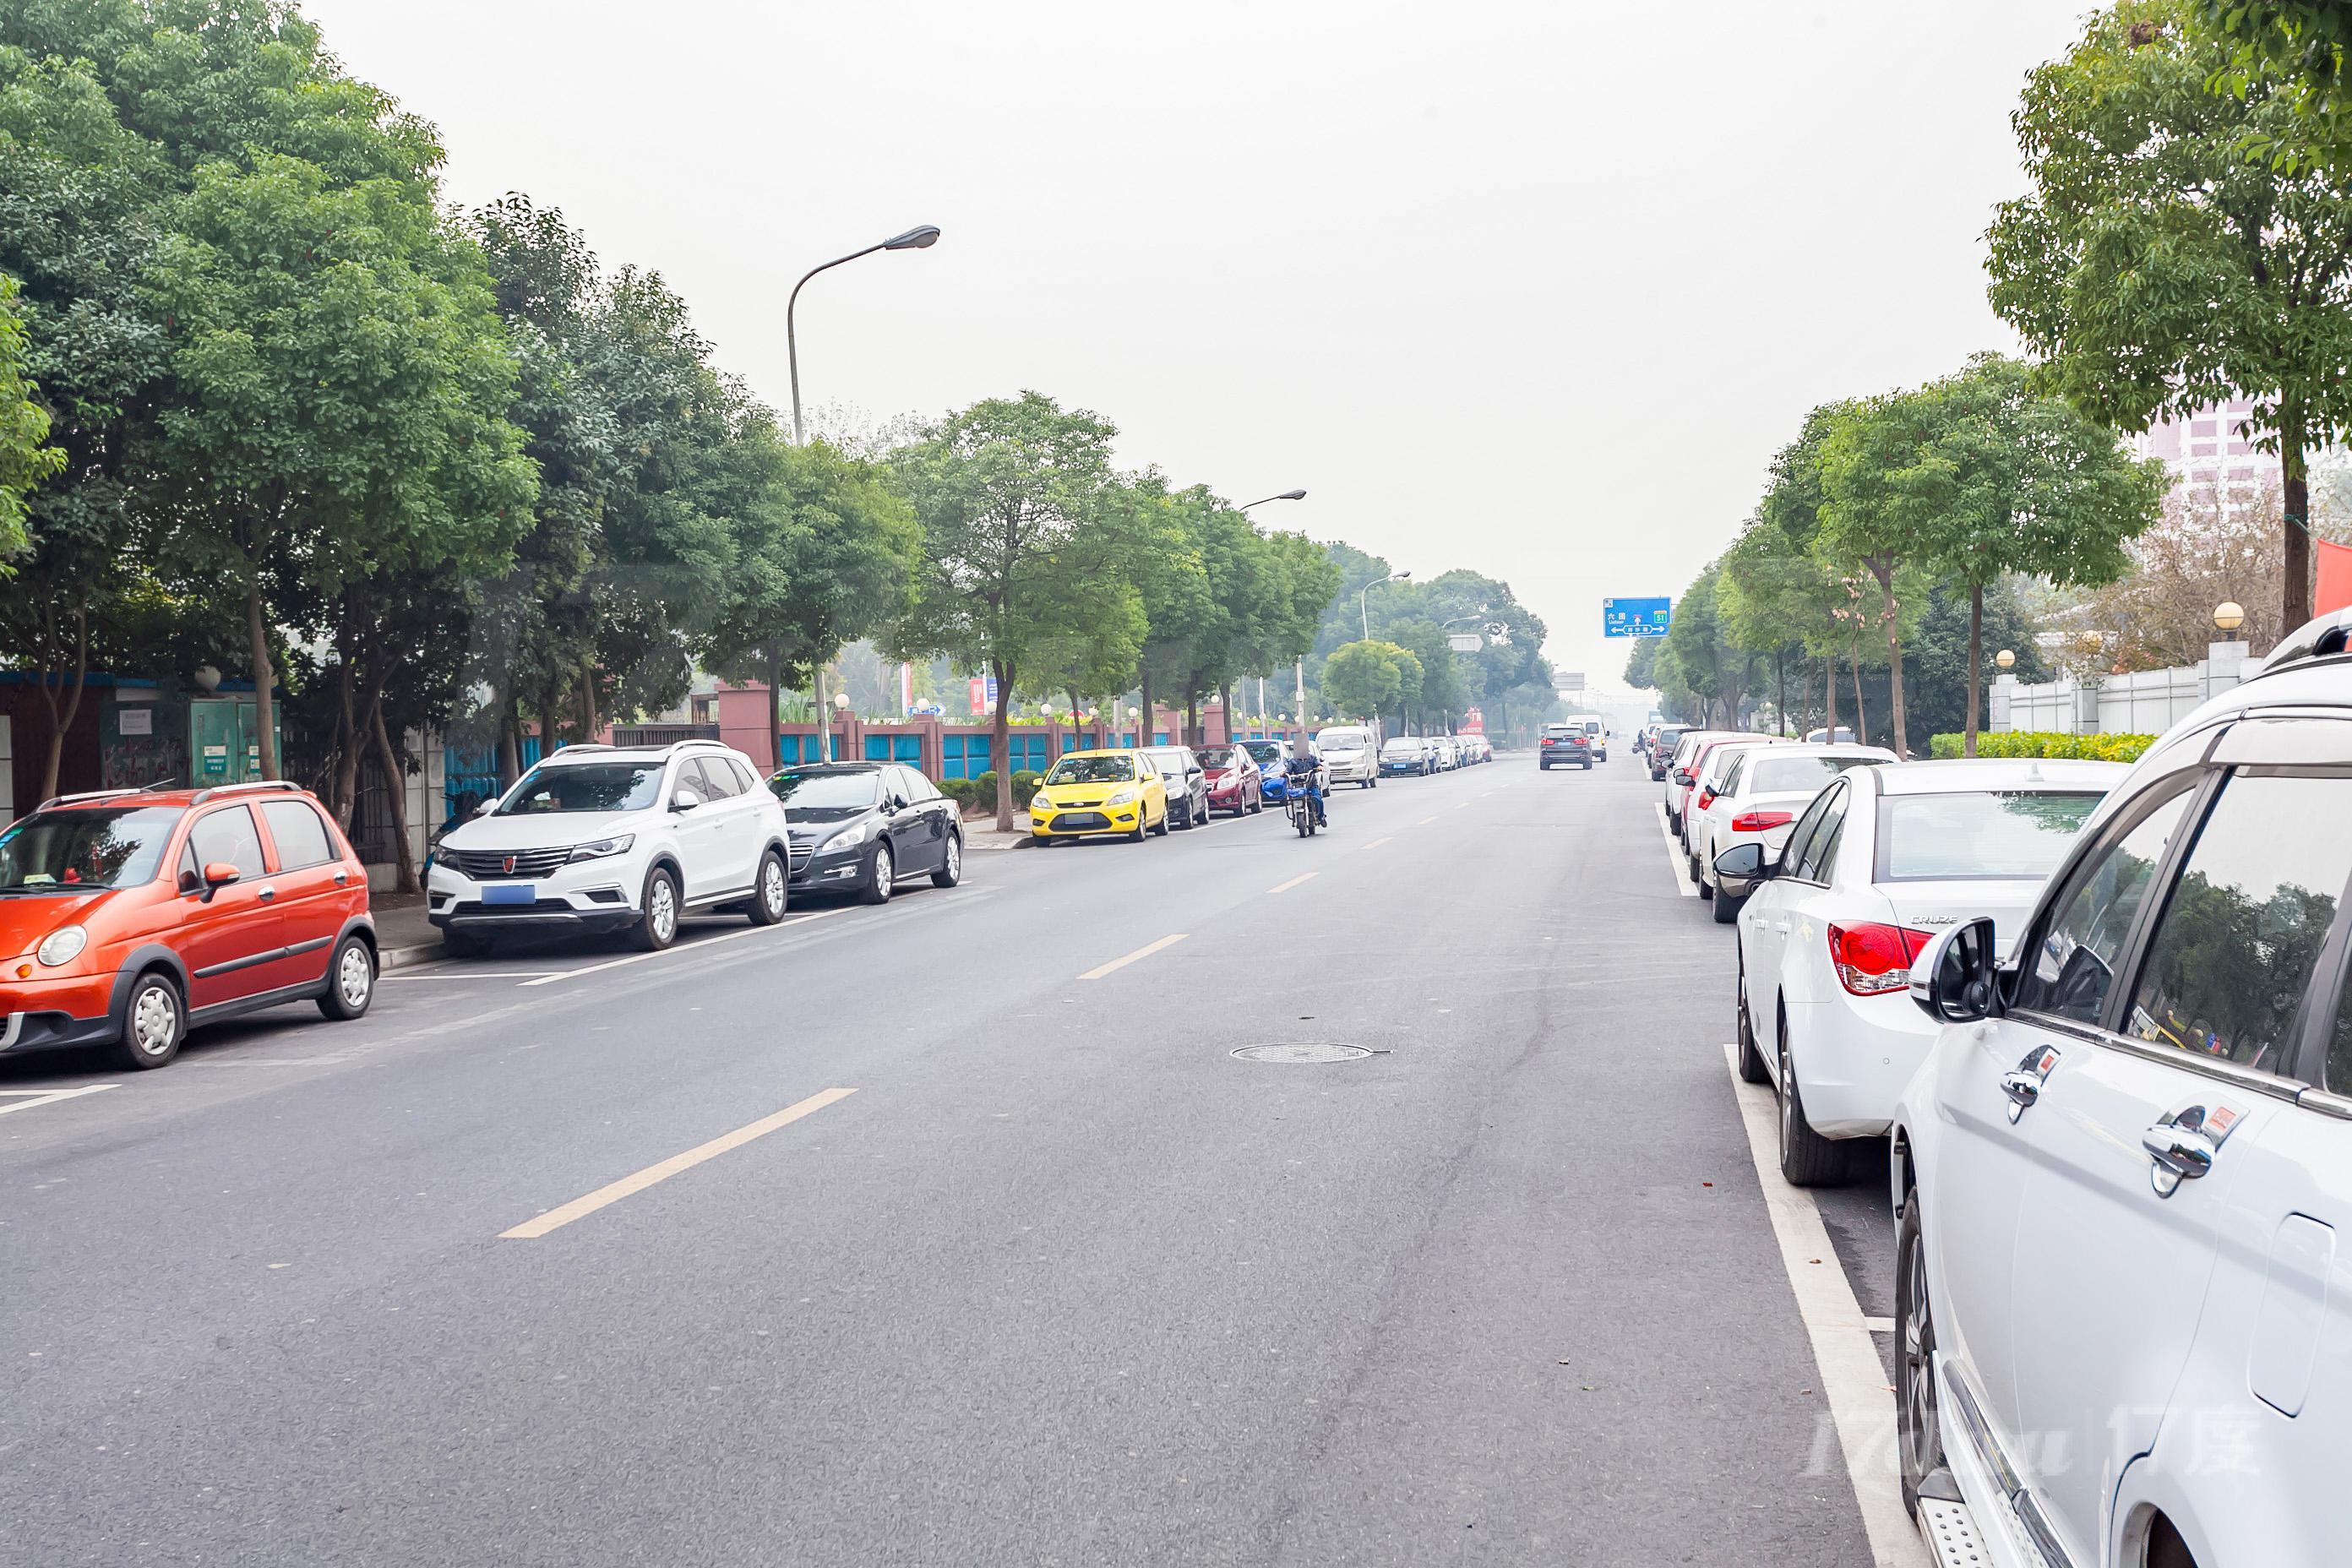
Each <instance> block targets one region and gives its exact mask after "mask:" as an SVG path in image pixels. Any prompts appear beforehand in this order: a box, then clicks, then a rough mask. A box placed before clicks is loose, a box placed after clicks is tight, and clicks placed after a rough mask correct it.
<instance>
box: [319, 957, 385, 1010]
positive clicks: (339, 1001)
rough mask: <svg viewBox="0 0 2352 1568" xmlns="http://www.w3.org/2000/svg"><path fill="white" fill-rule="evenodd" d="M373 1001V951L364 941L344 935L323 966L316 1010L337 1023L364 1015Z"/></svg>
mask: <svg viewBox="0 0 2352 1568" xmlns="http://www.w3.org/2000/svg"><path fill="white" fill-rule="evenodd" d="M374 1000H375V951H374V950H373V948H371V947H369V946H368V944H367V942H366V939H364V938H362V937H359V936H347V937H345V938H343V940H342V941H341V942H337V943H336V944H335V956H334V957H333V958H332V959H331V960H330V961H329V963H328V964H327V989H326V991H325V992H324V993H323V994H320V997H319V1011H320V1013H322V1014H324V1015H325V1016H328V1017H330V1018H332V1019H335V1020H336V1021H337V1022H339V1023H349V1022H350V1021H351V1020H352V1019H353V1018H360V1017H364V1016H366V1015H367V1010H368V1004H369V1003H371V1002H373V1001H374Z"/></svg>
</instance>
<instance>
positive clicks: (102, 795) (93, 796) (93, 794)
mask: <svg viewBox="0 0 2352 1568" xmlns="http://www.w3.org/2000/svg"><path fill="white" fill-rule="evenodd" d="M163 787H164V786H163V785H160V784H123V785H121V786H120V787H118V788H115V789H86V790H83V791H81V792H80V793H79V794H77V795H51V796H49V798H48V799H47V800H45V801H43V802H41V804H40V805H37V806H35V807H34V808H33V809H34V810H35V811H47V810H48V809H49V807H51V806H53V805H72V804H73V803H74V802H76V801H80V800H111V799H113V798H114V797H115V796H116V795H145V794H146V793H147V792H148V791H149V790H151V789H160V788H163Z"/></svg>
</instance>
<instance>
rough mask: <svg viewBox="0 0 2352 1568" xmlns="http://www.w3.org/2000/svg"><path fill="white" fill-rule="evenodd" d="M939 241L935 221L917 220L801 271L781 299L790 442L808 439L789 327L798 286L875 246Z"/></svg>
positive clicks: (925, 245)
mask: <svg viewBox="0 0 2352 1568" xmlns="http://www.w3.org/2000/svg"><path fill="white" fill-rule="evenodd" d="M939 242H940V229H939V226H938V225H937V224H929V223H927V224H919V225H918V226H915V227H913V228H910V229H908V231H907V232H906V233H904V234H895V235H892V236H891V237H889V238H887V239H885V240H880V241H877V243H875V244H873V245H869V246H867V247H866V248H865V249H863V250H853V251H851V252H850V253H849V254H848V255H846V256H836V257H835V258H833V259H832V260H831V261H828V262H826V263H824V266H822V267H812V268H809V269H808V270H807V271H806V272H804V273H803V274H801V280H800V282H799V283H795V284H793V291H792V295H791V297H790V298H788V299H786V300H785V301H784V358H785V360H786V361H787V362H788V363H790V364H791V366H792V373H793V446H795V447H798V446H801V445H803V443H805V442H806V441H807V440H808V433H807V432H806V431H805V430H803V428H802V427H801V349H800V340H799V338H798V337H797V336H796V335H795V334H794V333H793V306H794V305H796V304H798V303H800V298H801V289H802V286H803V285H804V284H806V283H807V282H808V280H809V279H812V278H814V277H815V276H816V275H817V274H818V273H820V272H823V271H825V270H827V269H828V268H835V267H838V266H840V265H841V264H842V263H843V262H845V261H855V260H856V259H857V258H859V257H861V256H871V255H873V254H874V253H875V252H876V251H877V250H929V248H930V247H932V246H934V245H937V244H938V243H939Z"/></svg>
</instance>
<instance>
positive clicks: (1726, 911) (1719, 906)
mask: <svg viewBox="0 0 2352 1568" xmlns="http://www.w3.org/2000/svg"><path fill="white" fill-rule="evenodd" d="M1712 896H1713V901H1714V904H1715V923H1716V924H1717V925H1719V926H1727V925H1729V924H1731V922H1732V921H1736V920H1738V918H1739V906H1740V905H1742V904H1744V903H1746V902H1747V901H1748V900H1746V899H1735V898H1733V897H1732V896H1731V895H1730V894H1728V893H1727V892H1725V891H1723V889H1720V888H1717V889H1714V890H1713V895H1712Z"/></svg>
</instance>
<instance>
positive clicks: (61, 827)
mask: <svg viewBox="0 0 2352 1568" xmlns="http://www.w3.org/2000/svg"><path fill="white" fill-rule="evenodd" d="M182 815H183V814H182V812H181V809H180V808H179V807H178V806H175V805H171V806H165V805H143V806H125V807H119V808H115V809H111V810H109V809H105V808H100V807H90V806H85V807H83V808H81V809H79V810H76V811H42V812H36V813H34V814H33V815H32V816H28V817H26V818H25V819H24V820H23V821H22V822H19V823H17V824H16V826H13V827H11V828H9V829H8V830H7V831H6V832H5V833H0V892H6V893H25V892H35V893H69V892H92V893H97V892H104V891H105V890H106V889H109V888H129V887H134V886H136V885H137V884H139V883H142V882H150V881H152V880H154V878H155V868H156V866H157V864H158V863H159V862H161V861H162V859H163V846H164V845H165V843H167V842H168V841H169V840H170V838H171V837H172V828H173V825H174V824H175V823H177V822H178V821H179V820H180V817H181V816H182Z"/></svg>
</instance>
